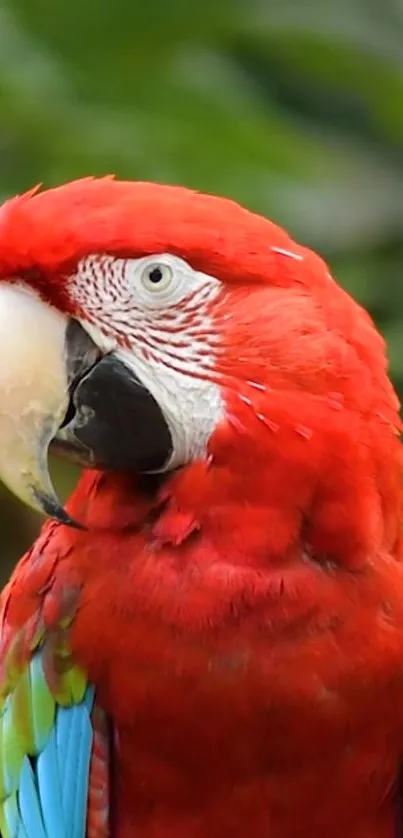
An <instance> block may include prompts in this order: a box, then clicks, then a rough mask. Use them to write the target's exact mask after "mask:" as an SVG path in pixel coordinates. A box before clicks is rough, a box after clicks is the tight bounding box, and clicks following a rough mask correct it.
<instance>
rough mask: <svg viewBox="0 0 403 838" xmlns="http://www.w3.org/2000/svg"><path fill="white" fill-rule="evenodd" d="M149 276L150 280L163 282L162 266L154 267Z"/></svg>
mask: <svg viewBox="0 0 403 838" xmlns="http://www.w3.org/2000/svg"><path fill="white" fill-rule="evenodd" d="M148 278H149V280H150V282H155V283H157V282H161V279H162V270H161V268H153V269H152V271H150V273H149V274H148Z"/></svg>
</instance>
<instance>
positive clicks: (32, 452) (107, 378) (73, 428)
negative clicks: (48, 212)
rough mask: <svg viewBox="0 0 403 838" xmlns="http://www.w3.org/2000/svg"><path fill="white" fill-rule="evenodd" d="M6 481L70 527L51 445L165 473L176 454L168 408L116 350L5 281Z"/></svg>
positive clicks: (72, 456) (1, 460)
mask: <svg viewBox="0 0 403 838" xmlns="http://www.w3.org/2000/svg"><path fill="white" fill-rule="evenodd" d="M0 357H1V359H2V361H1V367H0V480H1V481H2V482H3V483H4V484H5V485H6V486H8V488H9V489H10V490H11V491H12V492H13V493H14V494H15V495H16V496H17V497H19V498H20V499H21V500H22V501H23V502H24V503H26V504H27V505H28V506H31V507H32V508H33V509H36V510H38V511H39V512H42V513H45V514H46V515H48V516H50V517H52V518H56V519H57V520H59V521H60V522H61V523H64V524H69V525H70V526H80V525H79V524H77V523H76V522H74V521H73V520H72V519H71V518H70V516H69V515H68V514H67V512H66V511H65V510H64V509H63V507H62V506H61V504H60V501H59V500H58V498H57V495H56V493H55V490H54V488H53V485H52V482H51V479H50V476H49V471H48V453H49V449H50V448H51V449H52V450H54V452H55V453H56V454H58V455H60V456H62V457H64V458H67V459H69V460H72V461H75V462H77V463H79V464H80V465H82V466H84V467H87V468H88V467H89V468H102V469H133V470H135V471H137V472H144V471H145V472H147V471H161V470H164V465H165V463H166V462H168V460H169V458H170V455H171V452H172V439H171V434H170V431H169V428H168V425H167V422H166V420H165V418H164V416H163V414H162V411H161V409H160V407H159V405H158V404H157V402H156V401H155V399H154V398H153V396H152V395H151V394H150V393H149V391H148V390H147V388H146V387H145V386H144V385H143V384H142V383H141V382H140V381H139V379H138V378H137V376H136V374H135V373H134V371H133V370H132V369H131V368H130V367H129V366H128V364H127V361H124V360H123V359H122V360H121V359H120V358H119V353H118V351H116V352H109V353H108V354H103V353H102V352H101V351H100V350H99V348H98V347H97V346H96V344H95V343H94V341H93V340H92V338H91V337H90V336H89V335H88V333H87V332H86V331H85V329H84V328H83V326H81V324H80V323H79V322H78V321H77V320H74V319H72V318H68V317H66V316H64V315H62V314H60V313H59V312H58V311H57V310H56V309H54V308H52V307H51V306H49V305H47V304H46V303H45V302H43V301H42V300H40V299H39V297H37V296H36V294H34V293H33V292H31V291H30V290H29V289H27V288H25V286H21V285H18V284H9V283H4V282H3V283H1V285H0Z"/></svg>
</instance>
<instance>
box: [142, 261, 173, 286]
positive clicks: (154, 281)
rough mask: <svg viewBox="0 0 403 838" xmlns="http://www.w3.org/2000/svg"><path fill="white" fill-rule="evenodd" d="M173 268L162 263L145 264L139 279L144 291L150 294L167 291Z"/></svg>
mask: <svg viewBox="0 0 403 838" xmlns="http://www.w3.org/2000/svg"><path fill="white" fill-rule="evenodd" d="M173 275H174V274H173V270H172V268H171V267H170V266H169V265H164V264H162V263H158V264H155V263H154V264H152V265H147V267H146V268H144V270H143V271H142V273H141V276H140V281H141V283H142V285H143V286H144V288H145V289H146V291H148V292H150V293H151V294H161V292H163V291H167V290H168V288H169V287H170V285H171V283H172V279H173Z"/></svg>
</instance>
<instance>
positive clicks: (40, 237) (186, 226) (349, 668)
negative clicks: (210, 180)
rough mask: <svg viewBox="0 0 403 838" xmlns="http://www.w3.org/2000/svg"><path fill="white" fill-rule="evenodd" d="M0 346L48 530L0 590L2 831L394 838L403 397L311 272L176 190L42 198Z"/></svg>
mask: <svg viewBox="0 0 403 838" xmlns="http://www.w3.org/2000/svg"><path fill="white" fill-rule="evenodd" d="M0 358H1V364H0V478H1V481H2V482H3V483H4V484H5V486H6V487H7V488H8V489H9V490H10V491H11V492H12V493H14V495H15V496H16V497H17V498H19V499H20V500H21V501H22V502H23V503H25V504H27V505H28V506H30V507H32V508H33V509H35V510H37V511H38V512H40V513H42V514H43V515H44V517H45V520H44V523H43V525H42V529H41V531H40V534H39V536H38V538H37V540H36V542H35V543H34V544H33V546H32V547H31V548H30V549H29V550H28V552H27V553H26V555H25V556H24V557H23V558H22V560H21V561H20V562H19V563H18V564H17V566H16V568H15V570H14V572H13V573H12V575H11V578H10V580H9V582H8V583H7V584H6V586H5V588H4V590H3V592H2V595H1V601H0V606H1V608H0V611H1V616H0V626H1V629H0V631H1V635H0V832H1V836H2V838H308V837H309V838H340V836H343V838H398V836H401V835H403V806H402V801H403V788H402V766H403V546H402V544H403V541H402V448H401V430H402V426H401V420H400V416H399V400H398V397H397V395H396V392H395V390H394V388H393V385H392V383H391V379H390V377H389V371H388V370H389V368H388V359H387V351H386V346H385V341H384V339H383V337H382V336H381V334H380V332H379V331H378V330H377V328H376V326H375V324H374V322H373V320H372V319H371V317H370V315H369V314H368V313H367V312H366V311H365V310H364V308H363V307H361V305H360V304H359V303H358V302H357V301H355V299H353V297H352V296H350V295H349V294H348V293H347V291H346V290H344V289H343V287H342V285H340V284H338V283H337V282H336V280H335V279H334V278H333V276H332V274H331V272H330V270H329V268H328V266H327V264H326V262H325V261H324V259H323V258H322V257H321V256H319V255H318V254H316V253H315V252H313V251H312V250H311V249H309V248H308V247H305V246H303V245H301V244H297V243H296V242H294V241H293V239H292V237H291V236H290V235H289V234H288V232H286V231H285V229H283V228H282V227H280V226H278V225H277V224H275V223H274V222H272V221H270V220H268V219H267V218H265V217H263V216H262V215H259V214H257V213H255V212H252V211H250V210H249V209H247V208H246V207H243V206H241V205H240V204H238V203H236V202H235V201H233V200H230V199H228V198H224V197H219V196H217V195H207V194H203V193H202V192H197V191H195V190H192V189H189V188H187V187H184V186H179V185H167V184H158V183H148V182H141V181H125V180H119V179H116V178H114V177H113V176H99V177H84V178H81V179H79V180H75V181H71V182H69V183H65V184H62V185H60V186H54V187H52V188H48V189H46V188H45V189H44V188H43V187H38V188H35V189H32V190H31V191H29V192H26V193H24V194H20V195H16V196H14V197H11V198H9V199H8V200H6V201H5V202H4V203H3V204H2V205H1V207H0ZM52 456H55V457H59V458H61V459H65V460H67V461H69V462H71V463H74V464H75V465H76V466H78V474H79V476H78V479H77V485H76V488H75V489H74V490H73V492H72V494H71V497H70V498H69V499H68V501H67V502H66V503H64V504H63V503H62V502H61V501H60V499H59V497H58V494H57V492H56V489H55V488H54V486H53V482H52V478H51V466H50V462H49V457H50V458H51V457H52Z"/></svg>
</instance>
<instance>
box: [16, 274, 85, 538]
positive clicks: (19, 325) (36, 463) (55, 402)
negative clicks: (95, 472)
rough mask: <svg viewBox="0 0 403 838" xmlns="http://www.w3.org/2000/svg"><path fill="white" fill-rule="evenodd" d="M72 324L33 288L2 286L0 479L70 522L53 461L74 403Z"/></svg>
mask: <svg viewBox="0 0 403 838" xmlns="http://www.w3.org/2000/svg"><path fill="white" fill-rule="evenodd" d="M66 325H67V321H66V318H64V317H63V316H62V315H61V314H59V313H58V312H57V311H56V310H55V309H53V308H50V306H47V305H46V304H44V303H42V302H41V301H40V300H39V299H38V298H37V297H36V296H34V295H33V294H32V293H30V291H29V290H27V289H25V288H23V287H22V286H19V285H11V284H8V283H2V285H1V286H0V357H1V359H2V360H1V369H0V394H1V402H0V479H1V480H2V481H3V483H5V485H6V486H7V487H8V488H9V489H10V490H11V491H12V492H13V493H14V494H15V495H17V497H19V498H20V499H21V500H22V501H23V502H24V503H26V504H27V505H28V506H31V507H32V508H33V509H36V510H38V511H40V512H45V513H46V514H48V515H51V516H55V517H57V518H59V519H60V520H63V521H64V522H65V523H70V521H69V516H68V515H67V513H66V512H65V511H64V510H63V508H62V507H61V506H60V503H59V501H58V500H57V497H56V494H55V491H54V489H53V486H52V483H51V479H50V476H49V472H48V463H47V458H48V448H49V444H50V441H51V439H52V438H53V436H54V435H55V433H56V432H57V430H58V428H59V425H60V424H61V422H62V420H63V417H64V415H65V412H66V410H67V406H68V389H67V375H66V369H65V363H64V346H65V332H66Z"/></svg>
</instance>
